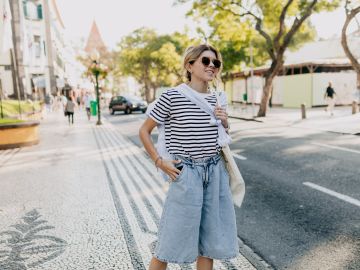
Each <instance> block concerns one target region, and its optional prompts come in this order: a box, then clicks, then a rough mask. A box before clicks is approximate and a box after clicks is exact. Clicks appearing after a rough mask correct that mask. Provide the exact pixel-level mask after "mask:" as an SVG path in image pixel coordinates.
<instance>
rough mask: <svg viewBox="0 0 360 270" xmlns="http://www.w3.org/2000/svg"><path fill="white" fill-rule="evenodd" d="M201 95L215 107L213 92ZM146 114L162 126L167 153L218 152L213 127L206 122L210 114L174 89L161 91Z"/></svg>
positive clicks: (197, 154) (194, 154)
mask: <svg viewBox="0 0 360 270" xmlns="http://www.w3.org/2000/svg"><path fill="white" fill-rule="evenodd" d="M205 98H206V100H207V101H208V102H209V103H210V104H211V105H212V106H215V104H216V96H215V94H209V95H206V96H205ZM149 116H150V117H151V118H152V119H153V120H154V121H156V122H157V123H159V124H164V125H165V141H166V148H167V149H168V151H169V153H170V154H174V155H180V156H184V157H191V158H195V159H197V158H206V157H211V156H214V155H216V154H217V153H219V152H220V146H219V145H218V140H217V139H218V128H217V126H214V125H210V116H209V115H208V114H207V113H205V112H204V111H203V110H202V109H200V108H199V107H198V106H197V105H196V104H194V103H192V102H191V101H190V100H188V99H187V98H186V97H184V96H183V95H182V94H181V93H179V92H178V91H177V90H176V89H170V90H168V91H166V92H164V93H163V94H162V95H161V96H160V97H159V99H158V100H157V102H156V103H155V105H154V108H153V109H152V110H151V111H150V114H149Z"/></svg>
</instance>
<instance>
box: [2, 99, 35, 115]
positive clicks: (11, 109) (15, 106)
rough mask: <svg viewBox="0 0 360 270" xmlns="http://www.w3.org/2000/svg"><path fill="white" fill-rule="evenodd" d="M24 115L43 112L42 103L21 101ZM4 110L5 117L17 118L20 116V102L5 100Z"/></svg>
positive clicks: (3, 103)
mask: <svg viewBox="0 0 360 270" xmlns="http://www.w3.org/2000/svg"><path fill="white" fill-rule="evenodd" d="M20 107H21V112H22V113H31V112H38V111H40V110H41V106H40V102H38V101H36V102H32V101H30V100H29V101H20ZM2 109H3V114H4V117H16V116H17V115H19V102H18V101H17V100H3V101H2Z"/></svg>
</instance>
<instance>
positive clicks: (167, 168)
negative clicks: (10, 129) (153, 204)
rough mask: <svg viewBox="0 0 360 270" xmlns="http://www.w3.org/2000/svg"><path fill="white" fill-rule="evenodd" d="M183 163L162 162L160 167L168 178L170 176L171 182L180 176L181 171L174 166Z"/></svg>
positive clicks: (173, 161) (175, 161) (176, 161)
mask: <svg viewBox="0 0 360 270" xmlns="http://www.w3.org/2000/svg"><path fill="white" fill-rule="evenodd" d="M178 163H181V160H166V159H164V160H161V162H159V164H158V167H159V168H160V169H161V170H162V171H163V172H164V173H166V174H167V175H168V176H170V178H171V180H172V181H174V180H175V179H176V177H178V175H179V174H180V172H181V171H180V170H178V169H177V168H176V167H175V166H174V165H175V164H178Z"/></svg>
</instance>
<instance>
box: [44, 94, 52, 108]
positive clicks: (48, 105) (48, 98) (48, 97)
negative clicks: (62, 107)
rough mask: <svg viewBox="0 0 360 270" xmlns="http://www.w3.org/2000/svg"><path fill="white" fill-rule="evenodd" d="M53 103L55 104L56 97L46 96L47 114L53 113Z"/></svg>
mask: <svg viewBox="0 0 360 270" xmlns="http://www.w3.org/2000/svg"><path fill="white" fill-rule="evenodd" d="M53 103H54V97H53V96H52V95H51V94H49V93H47V94H46V95H45V106H46V112H47V113H49V112H52V106H53Z"/></svg>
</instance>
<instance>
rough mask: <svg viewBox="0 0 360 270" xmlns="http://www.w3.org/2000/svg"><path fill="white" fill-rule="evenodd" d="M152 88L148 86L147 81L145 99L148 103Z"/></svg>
mask: <svg viewBox="0 0 360 270" xmlns="http://www.w3.org/2000/svg"><path fill="white" fill-rule="evenodd" d="M151 96H152V95H151V88H150V87H149V86H148V84H147V83H145V99H146V102H147V103H150V102H151V101H152V100H151Z"/></svg>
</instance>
